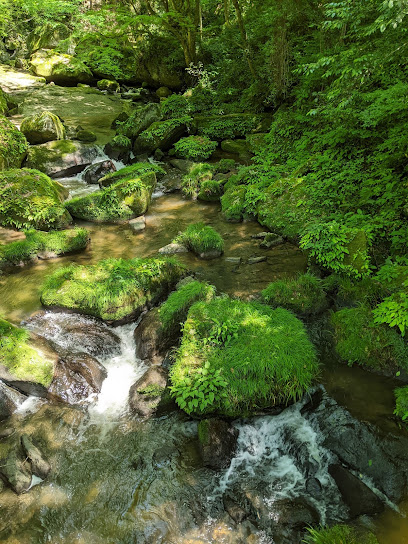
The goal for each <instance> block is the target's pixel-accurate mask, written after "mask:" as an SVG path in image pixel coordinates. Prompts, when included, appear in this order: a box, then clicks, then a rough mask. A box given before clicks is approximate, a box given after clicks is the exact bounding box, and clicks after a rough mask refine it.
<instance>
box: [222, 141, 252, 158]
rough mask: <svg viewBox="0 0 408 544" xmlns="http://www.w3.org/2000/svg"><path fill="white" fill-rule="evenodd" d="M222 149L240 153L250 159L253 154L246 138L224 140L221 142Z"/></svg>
mask: <svg viewBox="0 0 408 544" xmlns="http://www.w3.org/2000/svg"><path fill="white" fill-rule="evenodd" d="M221 149H222V150H223V151H225V153H233V154H234V155H238V156H239V157H240V158H241V159H248V158H250V157H251V155H252V153H251V152H250V150H249V145H248V142H247V141H246V140H223V141H222V142H221Z"/></svg>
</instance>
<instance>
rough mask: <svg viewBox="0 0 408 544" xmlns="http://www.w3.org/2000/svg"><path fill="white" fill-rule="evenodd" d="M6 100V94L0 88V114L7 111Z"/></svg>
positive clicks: (4, 113)
mask: <svg viewBox="0 0 408 544" xmlns="http://www.w3.org/2000/svg"><path fill="white" fill-rule="evenodd" d="M8 109H9V108H8V102H7V95H6V93H5V92H4V91H3V89H1V88H0V115H6V113H7V112H8Z"/></svg>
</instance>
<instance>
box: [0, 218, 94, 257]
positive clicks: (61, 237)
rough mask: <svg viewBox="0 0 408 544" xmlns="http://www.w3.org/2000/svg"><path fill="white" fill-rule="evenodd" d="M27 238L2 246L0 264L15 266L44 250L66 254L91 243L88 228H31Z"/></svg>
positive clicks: (0, 247)
mask: <svg viewBox="0 0 408 544" xmlns="http://www.w3.org/2000/svg"><path fill="white" fill-rule="evenodd" d="M25 235H26V239H25V240H20V241H17V242H12V243H11V244H7V245H5V246H0V266H6V267H7V266H15V265H19V264H20V263H21V262H23V263H26V262H29V261H31V260H32V259H33V258H35V257H36V256H37V255H38V254H39V253H41V252H43V251H47V252H51V253H54V254H55V255H58V256H59V255H65V254H67V253H74V252H76V251H80V250H81V249H85V248H86V246H87V245H88V243H89V234H88V231H87V230H86V229H83V228H75V229H70V230H63V231H54V232H41V231H36V230H30V231H27V232H26V233H25Z"/></svg>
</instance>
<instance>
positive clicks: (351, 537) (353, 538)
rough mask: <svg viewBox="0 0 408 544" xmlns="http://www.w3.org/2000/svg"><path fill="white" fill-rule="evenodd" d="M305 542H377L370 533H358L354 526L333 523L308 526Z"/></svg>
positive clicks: (369, 543)
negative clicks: (320, 526)
mask: <svg viewBox="0 0 408 544" xmlns="http://www.w3.org/2000/svg"><path fill="white" fill-rule="evenodd" d="M307 530H308V533H309V534H308V535H307V537H306V538H305V539H304V540H303V542H304V543H305V544H378V540H377V539H376V537H375V536H374V535H373V534H372V533H365V534H359V532H358V531H357V530H356V529H354V527H349V526H348V525H334V526H333V527H330V529H329V528H327V527H326V528H320V529H312V528H308V529H307Z"/></svg>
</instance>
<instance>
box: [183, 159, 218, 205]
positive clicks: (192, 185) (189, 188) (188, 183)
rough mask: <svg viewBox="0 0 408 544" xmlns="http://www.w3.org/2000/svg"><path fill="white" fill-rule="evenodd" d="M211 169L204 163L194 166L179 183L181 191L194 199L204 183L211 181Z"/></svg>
mask: <svg viewBox="0 0 408 544" xmlns="http://www.w3.org/2000/svg"><path fill="white" fill-rule="evenodd" d="M212 177H213V167H212V166H211V165H210V164H207V163H206V162H199V163H196V164H194V165H193V166H192V167H191V168H190V169H189V171H188V173H187V174H185V175H184V176H183V179H182V181H181V190H182V192H183V193H184V194H185V195H186V196H188V197H196V196H197V195H198V193H199V192H200V189H201V186H202V184H203V183H205V182H206V181H210V180H212Z"/></svg>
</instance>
